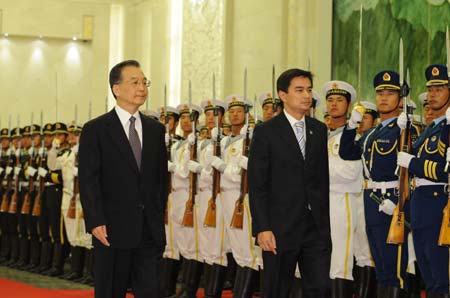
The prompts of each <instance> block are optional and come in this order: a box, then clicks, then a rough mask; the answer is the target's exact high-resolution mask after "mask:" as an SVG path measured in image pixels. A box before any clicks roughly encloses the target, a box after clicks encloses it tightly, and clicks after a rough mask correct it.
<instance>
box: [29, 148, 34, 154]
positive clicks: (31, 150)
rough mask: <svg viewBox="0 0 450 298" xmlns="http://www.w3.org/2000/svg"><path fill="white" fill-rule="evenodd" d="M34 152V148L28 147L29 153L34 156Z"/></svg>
mask: <svg viewBox="0 0 450 298" xmlns="http://www.w3.org/2000/svg"><path fill="white" fill-rule="evenodd" d="M33 154H34V148H33V147H30V149H28V155H30V156H33Z"/></svg>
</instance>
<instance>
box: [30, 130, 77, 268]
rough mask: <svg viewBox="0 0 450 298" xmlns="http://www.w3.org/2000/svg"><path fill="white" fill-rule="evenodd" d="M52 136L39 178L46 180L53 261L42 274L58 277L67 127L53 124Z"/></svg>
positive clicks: (62, 238)
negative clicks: (50, 147) (44, 166)
mask: <svg viewBox="0 0 450 298" xmlns="http://www.w3.org/2000/svg"><path fill="white" fill-rule="evenodd" d="M54 134H55V137H54V139H53V146H52V149H51V150H50V151H49V152H48V157H47V166H48V169H45V168H43V167H40V168H39V169H38V174H39V176H41V177H43V178H45V179H46V181H47V182H48V183H49V184H48V186H47V192H46V196H47V208H48V217H49V223H50V229H51V233H52V239H53V260H52V262H53V263H52V267H51V268H50V269H49V270H47V271H45V272H43V274H45V275H49V276H60V275H62V274H63V264H64V256H65V251H63V245H65V244H66V237H67V236H66V235H65V229H64V224H62V218H61V216H62V214H61V202H62V195H63V193H62V191H63V177H62V166H63V165H62V161H63V160H64V159H66V158H67V155H68V154H69V153H70V149H69V148H68V147H69V144H68V141H67V137H68V131H67V125H66V124H64V123H61V122H56V123H55V124H54Z"/></svg>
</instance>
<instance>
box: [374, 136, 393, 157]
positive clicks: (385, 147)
mask: <svg viewBox="0 0 450 298" xmlns="http://www.w3.org/2000/svg"><path fill="white" fill-rule="evenodd" d="M373 146H374V150H375V152H376V153H377V154H379V155H388V154H391V153H393V152H394V151H395V150H396V149H397V140H389V139H386V140H381V139H380V140H376V141H375V142H373Z"/></svg>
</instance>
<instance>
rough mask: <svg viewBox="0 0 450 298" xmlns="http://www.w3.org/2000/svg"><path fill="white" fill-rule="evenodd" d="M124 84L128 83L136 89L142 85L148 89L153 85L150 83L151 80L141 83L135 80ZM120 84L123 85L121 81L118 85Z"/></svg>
mask: <svg viewBox="0 0 450 298" xmlns="http://www.w3.org/2000/svg"><path fill="white" fill-rule="evenodd" d="M123 82H124V83H127V84H130V85H132V86H133V87H135V88H137V87H138V86H139V85H141V84H142V86H144V87H145V88H148V87H150V85H151V84H152V82H151V81H150V80H147V79H145V80H143V81H139V80H137V79H135V80H130V81H123ZM120 83H122V82H121V81H119V82H117V84H120Z"/></svg>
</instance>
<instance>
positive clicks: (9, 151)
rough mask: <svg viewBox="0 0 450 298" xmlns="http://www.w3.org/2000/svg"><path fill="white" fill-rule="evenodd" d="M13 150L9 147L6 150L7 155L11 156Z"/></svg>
mask: <svg viewBox="0 0 450 298" xmlns="http://www.w3.org/2000/svg"><path fill="white" fill-rule="evenodd" d="M11 153H12V150H11V148H9V149H8V150H6V155H8V156H11Z"/></svg>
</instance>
